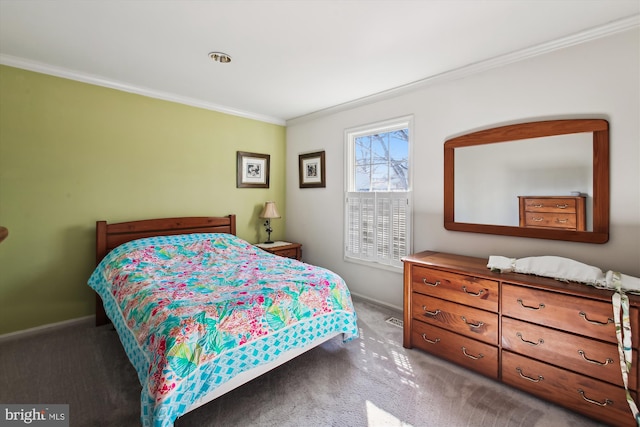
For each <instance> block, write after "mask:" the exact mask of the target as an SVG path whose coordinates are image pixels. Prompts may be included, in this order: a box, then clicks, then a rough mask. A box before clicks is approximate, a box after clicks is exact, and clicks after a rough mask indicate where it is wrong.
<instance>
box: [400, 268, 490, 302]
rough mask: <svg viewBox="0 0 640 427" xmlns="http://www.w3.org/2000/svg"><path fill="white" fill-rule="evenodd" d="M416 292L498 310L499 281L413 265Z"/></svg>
mask: <svg viewBox="0 0 640 427" xmlns="http://www.w3.org/2000/svg"><path fill="white" fill-rule="evenodd" d="M411 281H412V287H413V291H414V292H420V293H423V294H426V295H430V296H435V297H438V298H442V299H446V300H449V301H454V302H458V303H460V304H466V305H470V306H472V307H476V308H481V309H484V310H490V311H494V312H497V311H498V282H496V281H494V280H486V279H478V278H476V277H473V276H467V275H464V274H456V273H448V272H445V271H439V270H433V269H430V268H426V267H421V266H416V265H414V266H412V267H411Z"/></svg>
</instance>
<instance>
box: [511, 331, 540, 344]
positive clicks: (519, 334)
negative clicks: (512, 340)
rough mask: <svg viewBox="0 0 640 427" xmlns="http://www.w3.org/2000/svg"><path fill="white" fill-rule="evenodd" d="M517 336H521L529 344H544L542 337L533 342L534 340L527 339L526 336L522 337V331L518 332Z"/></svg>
mask: <svg viewBox="0 0 640 427" xmlns="http://www.w3.org/2000/svg"><path fill="white" fill-rule="evenodd" d="M516 336H517V337H518V338H520V340H521V341H522V342H524V343H527V344H529V345H540V344H544V340H543V339H542V338H539V339H538V342H533V341H527V340H525V339H524V338H522V334H521V333H520V332H518V333H516Z"/></svg>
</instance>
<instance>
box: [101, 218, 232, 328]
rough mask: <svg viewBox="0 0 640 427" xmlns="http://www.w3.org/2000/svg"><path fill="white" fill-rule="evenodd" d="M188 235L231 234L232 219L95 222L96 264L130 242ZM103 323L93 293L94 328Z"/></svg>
mask: <svg viewBox="0 0 640 427" xmlns="http://www.w3.org/2000/svg"><path fill="white" fill-rule="evenodd" d="M191 233H226V234H233V235H235V234H236V216H235V215H227V216H222V217H214V216H200V217H182V218H160V219H145V220H141V221H129V222H119V223H114V224H107V222H106V221H97V222H96V265H97V264H99V263H100V261H102V259H103V258H104V257H105V256H106V255H107V254H108V253H109V251H111V250H112V249H114V248H116V247H118V246H120V245H121V244H123V243H126V242H129V241H131V240H135V239H142V238H144V237H155V236H169V235H175V234H191ZM107 323H109V319H108V318H107V315H106V313H105V311H104V307H103V306H102V300H101V299H100V297H99V296H98V294H96V326H99V325H104V324H107Z"/></svg>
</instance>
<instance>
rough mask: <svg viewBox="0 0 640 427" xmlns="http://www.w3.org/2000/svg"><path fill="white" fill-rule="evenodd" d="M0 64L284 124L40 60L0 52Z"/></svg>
mask: <svg viewBox="0 0 640 427" xmlns="http://www.w3.org/2000/svg"><path fill="white" fill-rule="evenodd" d="M0 64H2V65H7V66H10V67H15V68H21V69H24V70H28V71H34V72H37V73H42V74H48V75H51V76H55V77H62V78H64V79H69V80H76V81H79V82H83V83H89V84H92V85H96V86H102V87H107V88H110V89H116V90H120V91H123V92H129V93H134V94H137V95H142V96H146V97H149V98H156V99H161V100H163V101H169V102H176V103H178V104H184V105H189V106H192V107H197V108H202V109H205V110H211V111H216V112H219V113H224V114H230V115H233V116H239V117H244V118H246V119H252V120H258V121H261V122H266V123H272V124H275V125H280V126H284V125H285V124H286V122H285V121H284V120H283V119H280V118H277V117H270V116H265V115H261V114H256V113H251V112H248V111H242V110H237V109H234V108H230V107H226V106H223V105H218V104H212V103H209V102H205V101H202V100H199V99H195V98H188V97H184V96H180V95H176V94H173V93H168V92H161V91H157V90H153V89H149V88H145V87H140V86H134V85H130V84H127V83H122V82H118V81H116V80H109V79H106V78H104V77H100V76H95V75H91V74H86V73H81V72H78V71H73V70H69V69H66V68H62V67H56V66H53V65H49V64H44V63H42V62H37V61H31V60H28V59H24V58H19V57H16V56H11V55H4V54H0Z"/></svg>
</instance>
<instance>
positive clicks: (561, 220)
mask: <svg viewBox="0 0 640 427" xmlns="http://www.w3.org/2000/svg"><path fill="white" fill-rule="evenodd" d="M556 222H558V223H560V224H564V223H566V222H569V220H568V219H560V218H556Z"/></svg>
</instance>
